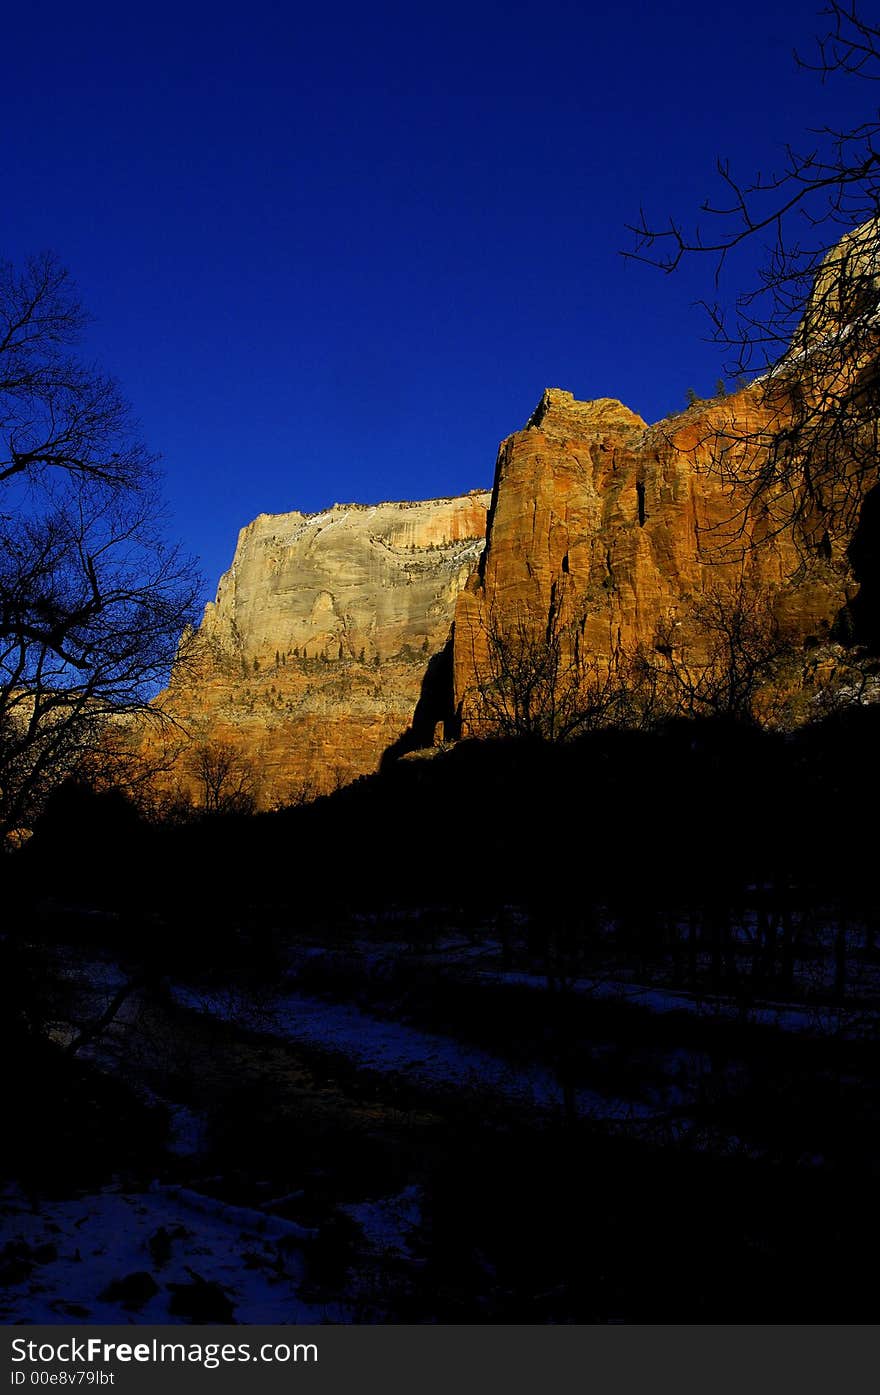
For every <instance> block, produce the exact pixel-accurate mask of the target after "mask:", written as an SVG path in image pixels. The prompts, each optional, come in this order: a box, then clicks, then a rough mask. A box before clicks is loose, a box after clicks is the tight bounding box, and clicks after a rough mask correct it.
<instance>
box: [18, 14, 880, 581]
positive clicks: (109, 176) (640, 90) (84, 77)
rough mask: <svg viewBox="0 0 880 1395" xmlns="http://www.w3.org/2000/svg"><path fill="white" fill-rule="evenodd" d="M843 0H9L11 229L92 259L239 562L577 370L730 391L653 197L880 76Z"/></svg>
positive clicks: (797, 129) (191, 475)
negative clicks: (260, 531) (258, 520)
mask: <svg viewBox="0 0 880 1395" xmlns="http://www.w3.org/2000/svg"><path fill="white" fill-rule="evenodd" d="M818 8H819V5H818V3H817V4H816V6H815V8H814V6H813V5H812V4H809V3H808V4H797V3H788V2H787V0H766V3H762V4H761V5H757V4H744V5H740V6H738V7H736V8H735V9H731V8H730V7H727V8H724V7H719V6H717V5H709V4H706V3H693V0H686V3H682V4H680V5H678V6H675V5H674V4H672V5H670V4H668V3H667V4H664V5H660V4H644V5H639V4H622V5H620V6H617V7H612V6H610V5H608V4H601V5H600V4H586V3H582V4H574V3H571V4H569V3H563V0H546V3H544V4H541V5H538V4H535V3H534V0H532V3H529V4H518V3H488V2H486V0H472V3H470V4H459V3H456V0H446V2H445V3H444V4H443V5H439V4H430V5H428V4H422V3H419V0H409V3H405V4H397V3H386V0H374V3H372V4H359V5H353V4H324V5H320V4H309V5H300V4H296V3H274V4H272V3H268V0H251V3H249V4H247V5H241V4H237V5H235V6H226V5H224V4H223V3H222V0H218V3H214V4H212V5H210V6H209V5H204V6H203V5H197V4H189V3H187V0H180V3H177V4H175V5H167V4H161V3H155V4H154V3H151V4H150V5H143V4H137V3H132V4H125V5H121V4H119V3H118V0H114V3H113V4H112V5H111V4H104V3H98V4H90V3H88V0H84V3H82V4H80V5H76V6H74V5H70V4H64V5H60V4H57V3H43V4H41V3H39V0H31V3H29V4H22V5H19V6H7V7H5V8H4V14H3V20H2V29H0V42H2V47H3V51H4V62H3V69H4V72H3V80H2V82H0V117H2V122H0V132H2V137H0V171H2V185H0V199H2V202H0V208H2V213H0V218H2V238H0V256H3V257H5V258H7V259H11V260H13V261H17V260H19V259H20V258H22V257H23V256H25V255H26V254H27V253H29V252H32V251H36V250H39V249H41V248H44V247H51V248H53V249H54V250H55V251H56V252H58V254H59V255H60V256H61V258H62V259H63V260H64V261H65V262H66V264H67V265H68V266H69V267H70V269H71V271H72V272H73V274H74V275H75V277H76V279H77V281H78V283H79V286H80V291H81V294H82V298H83V300H84V302H85V304H86V305H87V307H88V308H89V309H90V310H91V311H92V313H93V314H94V316H95V317H96V318H95V324H94V326H93V328H92V330H91V332H90V336H89V346H88V347H89V351H90V353H92V354H93V355H94V356H95V357H97V358H99V359H100V361H101V362H102V364H103V365H104V366H105V367H106V368H108V369H109V370H110V371H111V372H113V373H114V374H115V375H116V376H117V377H118V378H119V379H120V381H121V383H122V385H123V388H124V390H125V392H126V395H127V396H128V397H129V398H130V399H131V401H132V402H133V404H134V406H135V408H136V411H137V413H138V415H139V417H140V419H141V421H142V423H143V426H144V431H145V435H146V437H147V439H148V441H149V443H150V445H151V446H152V447H153V448H155V449H156V450H158V451H160V452H161V454H162V456H163V464H164V468H165V471H166V475H167V489H166V493H167V497H168V499H169V503H170V506H171V528H172V530H173V532H174V533H175V535H176V536H178V537H180V538H181V539H183V541H184V543H185V544H186V546H187V547H188V548H189V549H190V550H192V551H194V552H196V553H198V554H199V555H200V557H201V559H202V566H203V569H204V572H205V575H206V581H207V592H210V593H213V590H214V587H215V586H216V581H217V578H218V576H219V573H220V572H221V571H222V570H223V569H224V568H225V567H226V566H227V565H228V563H229V560H230V558H231V555H232V550H233V546H234V543H235V537H236V534H237V530H238V528H239V527H240V526H241V525H243V524H244V523H246V522H248V521H249V520H250V519H251V518H252V517H254V516H255V515H256V514H257V513H260V512H263V511H268V512H280V511H283V510H287V509H293V508H300V509H305V510H314V509H318V508H321V507H323V506H325V505H327V504H330V503H333V502H334V501H349V500H360V501H365V502H366V501H371V500H378V499H387V498H426V497H430V496H433V495H438V494H451V493H457V492H461V491H463V490H466V489H469V488H472V487H475V486H479V485H482V486H487V487H488V485H489V484H490V483H491V478H492V467H493V463H494V456H495V450H496V447H497V444H498V441H499V440H500V439H501V438H502V437H503V436H505V435H507V434H508V433H509V432H511V431H513V430H515V429H517V428H518V427H519V426H521V425H522V424H523V423H524V421H525V419H526V417H527V416H528V415H529V413H530V412H531V410H532V409H533V407H534V405H535V403H536V402H537V400H538V397H539V395H540V393H541V391H542V389H543V388H544V387H545V386H548V385H553V386H559V387H564V388H568V389H569V390H571V391H573V392H574V393H575V394H576V395H577V396H580V397H596V396H615V397H620V398H622V399H623V400H624V401H625V402H627V403H628V404H629V405H630V406H631V407H633V408H634V409H636V410H637V411H639V412H641V413H642V414H643V415H644V416H646V417H647V418H648V419H649V420H654V419H656V418H658V417H660V416H663V415H665V414H666V413H667V412H668V411H670V410H674V409H677V408H680V407H681V406H682V405H683V404H684V394H685V390H686V389H687V388H688V387H689V386H693V387H694V388H695V389H696V390H697V391H698V392H706V393H708V392H710V391H711V390H712V388H713V385H714V383H715V380H716V378H717V376H718V371H719V358H718V351H717V350H716V349H714V348H713V347H712V346H711V345H709V344H707V343H706V342H704V339H703V338H702V337H701V336H704V335H705V332H706V329H705V322H704V319H703V317H702V315H701V312H699V311H698V310H697V309H695V308H694V307H693V302H694V301H695V300H696V299H697V298H698V297H699V296H700V295H702V294H706V293H707V292H708V291H709V290H710V280H711V269H710V267H709V265H708V264H695V265H692V266H691V267H689V268H687V269H685V270H683V271H681V272H679V273H678V274H677V275H676V276H674V277H664V276H663V275H661V274H660V273H659V272H656V271H652V270H650V269H649V268H646V267H642V266H638V265H634V264H628V263H626V262H624V261H623V260H622V258H621V257H620V256H619V255H618V253H619V250H620V249H621V248H624V247H627V246H629V245H630V240H629V239H628V237H627V234H626V233H625V231H624V225H625V223H626V222H627V221H631V220H632V219H634V218H635V216H636V215H637V213H638V209H639V206H640V205H643V206H644V207H645V208H646V209H647V210H648V211H649V212H650V213H652V214H654V215H656V216H657V217H662V216H663V215H664V214H668V213H669V212H674V213H676V214H680V215H683V216H684V215H687V214H688V213H690V212H691V211H692V210H694V209H695V208H696V206H697V205H698V204H699V202H700V201H701V200H702V198H704V197H705V196H706V194H707V193H709V192H711V190H712V188H713V184H712V170H713V166H714V159H715V156H716V154H719V153H720V154H726V155H729V156H730V157H731V158H732V159H733V160H734V162H735V163H736V164H737V165H738V166H739V167H740V168H741V169H742V170H743V171H744V172H747V173H748V172H752V171H753V170H754V169H756V168H758V167H766V166H768V165H770V164H772V163H773V161H774V158H775V157H776V155H777V153H778V150H779V146H780V143H781V142H782V141H784V140H786V139H793V140H795V141H796V140H797V139H798V137H799V135H800V133H801V131H802V130H803V129H804V128H805V127H808V126H810V125H814V126H815V125H818V124H822V123H824V122H830V123H831V124H835V123H836V122H840V123H841V124H846V122H847V121H848V120H849V119H850V118H851V116H852V114H853V112H854V111H858V110H859V107H858V104H859V103H861V104H862V105H865V104H866V103H867V104H868V105H870V100H871V98H872V97H873V95H874V94H873V91H872V90H871V89H870V88H862V87H860V86H859V84H854V85H848V84H836V85H835V84H831V85H830V86H828V87H825V88H823V87H821V86H820V85H819V83H818V81H817V80H816V79H815V78H813V77H811V76H810V75H808V74H804V73H799V72H797V71H796V70H795V67H794V63H793V60H792V56H791V50H792V48H793V46H794V45H795V44H797V45H798V46H799V47H802V48H804V49H809V47H810V39H811V36H812V35H813V34H814V33H815V32H816V31H817V30H818V29H819V28H821V27H823V26H822V21H821V20H820V19H818V18H817V17H816V10H818Z"/></svg>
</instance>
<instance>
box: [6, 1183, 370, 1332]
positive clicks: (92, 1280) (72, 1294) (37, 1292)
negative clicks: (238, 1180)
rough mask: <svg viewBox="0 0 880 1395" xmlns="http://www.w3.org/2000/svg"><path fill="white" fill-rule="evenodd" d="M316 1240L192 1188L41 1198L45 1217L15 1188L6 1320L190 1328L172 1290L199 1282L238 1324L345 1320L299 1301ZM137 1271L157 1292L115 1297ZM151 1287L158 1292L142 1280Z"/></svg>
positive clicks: (9, 1203)
mask: <svg viewBox="0 0 880 1395" xmlns="http://www.w3.org/2000/svg"><path fill="white" fill-rule="evenodd" d="M310 1238H311V1235H310V1232H308V1231H305V1230H304V1229H303V1228H302V1227H301V1226H297V1225H295V1224H294V1223H293V1222H291V1221H286V1220H283V1219H282V1218H280V1217H277V1216H266V1215H263V1214H261V1213H260V1212H257V1211H251V1210H250V1209H249V1208H246V1207H236V1206H227V1205H226V1204H225V1203H223V1202H221V1201H217V1200H215V1199H213V1198H211V1197H207V1196H202V1195H201V1194H199V1193H195V1192H188V1191H186V1190H184V1189H183V1188H154V1189H152V1190H150V1191H148V1192H121V1191H115V1190H111V1189H106V1190H104V1191H101V1192H96V1193H94V1194H92V1195H88V1196H82V1197H79V1198H74V1199H70V1200H64V1201H41V1202H40V1206H39V1211H37V1210H35V1209H33V1208H32V1207H31V1206H30V1205H29V1204H28V1202H27V1200H26V1198H25V1197H24V1196H23V1195H22V1193H21V1192H19V1191H11V1192H7V1193H6V1194H5V1195H4V1196H2V1197H0V1283H2V1285H3V1286H2V1288H0V1321H2V1322H3V1323H7V1324H12V1323H16V1322H31V1323H68V1322H70V1323H72V1322H83V1321H89V1322H93V1323H181V1322H187V1321H188V1318H187V1317H186V1316H181V1315H179V1314H177V1315H175V1314H174V1313H173V1312H171V1311H170V1305H171V1303H172V1300H173V1295H174V1291H175V1290H174V1287H173V1286H175V1285H178V1286H180V1285H183V1286H191V1285H193V1283H194V1282H196V1280H195V1279H194V1276H198V1279H201V1280H203V1281H204V1282H205V1283H207V1284H216V1285H218V1286H219V1288H220V1289H221V1290H222V1291H223V1293H224V1294H225V1295H226V1297H227V1298H228V1300H229V1302H230V1304H231V1305H232V1313H233V1320H234V1321H235V1322H238V1323H308V1322H311V1323H314V1322H327V1321H329V1322H338V1321H344V1320H345V1318H344V1314H343V1313H342V1312H341V1311H335V1310H334V1311H330V1309H328V1308H327V1307H325V1306H323V1305H322V1306H320V1307H318V1306H315V1305H309V1304H307V1303H304V1302H302V1301H301V1300H300V1298H299V1296H298V1289H299V1286H300V1284H301V1283H302V1280H303V1278H304V1276H305V1273H306V1268H307V1248H308V1241H309V1240H310ZM132 1275H138V1276H143V1275H148V1276H149V1278H150V1279H151V1280H152V1282H153V1284H155V1291H153V1292H151V1293H150V1296H148V1297H146V1298H145V1299H144V1300H143V1301H137V1300H135V1301H134V1302H132V1303H128V1304H126V1303H125V1302H124V1301H122V1300H120V1299H118V1298H117V1299H112V1298H110V1297H108V1296H107V1290H108V1289H110V1288H111V1286H112V1285H114V1284H118V1283H119V1282H120V1281H121V1280H124V1279H126V1278H127V1277H129V1276H132ZM135 1287H137V1285H135ZM140 1287H141V1289H142V1290H144V1289H146V1290H147V1291H148V1292H149V1291H150V1290H151V1287H152V1286H151V1285H150V1283H149V1282H148V1281H144V1280H143V1279H141V1284H140ZM102 1295H104V1296H103V1297H102ZM202 1320H203V1321H204V1320H209V1319H202Z"/></svg>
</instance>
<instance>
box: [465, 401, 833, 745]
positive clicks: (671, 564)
mask: <svg viewBox="0 0 880 1395" xmlns="http://www.w3.org/2000/svg"><path fill="white" fill-rule="evenodd" d="M785 418H786V404H785V400H784V394H782V393H781V392H780V393H773V392H772V391H771V392H768V391H767V390H766V387H765V388H762V387H761V386H760V385H759V386H753V387H751V388H748V389H744V390H743V391H741V392H739V393H737V394H735V395H733V396H729V397H725V398H721V399H716V400H713V401H712V402H711V403H699V404H696V405H695V406H693V407H691V408H690V409H689V410H688V411H687V412H684V413H682V414H681V415H680V416H676V417H671V418H669V419H667V420H665V421H663V422H661V423H659V424H657V425H655V426H648V425H647V424H646V423H645V422H644V421H643V420H642V418H641V417H639V416H638V415H636V413H635V412H632V411H630V410H629V408H627V407H625V406H624V405H623V404H622V403H620V402H616V401H614V400H611V399H600V400H598V401H595V402H578V401H576V400H575V399H574V398H573V397H572V396H571V394H570V393H567V392H563V391H560V390H558V389H548V390H547V391H546V392H545V393H544V395H543V397H542V399H541V402H540V404H539V406H538V408H537V409H536V411H535V412H534V414H533V415H532V417H531V418H530V420H529V422H528V424H527V426H526V427H525V429H524V430H522V431H518V432H516V433H515V434H514V435H512V436H510V437H508V438H507V440H505V441H503V442H502V444H501V447H500V449H499V453H498V460H497V464H496V473H495V483H494V489H493V495H492V504H491V509H490V514H489V523H488V533H487V542H486V548H485V551H484V554H483V556H482V559H481V562H480V564H479V567H478V568H476V569H475V570H474V572H473V574H472V575H471V577H470V578H469V580H468V582H467V585H466V586H465V588H464V590H463V591H462V593H461V595H460V596H459V598H458V601H457V604H456V610H455V639H454V682H455V701H456V704H457V707H458V710H459V713H460V715H461V720H462V729H463V731H464V732H465V733H467V732H468V731H479V730H480V719H479V697H478V693H479V686H480V684H481V682H483V683H484V682H485V680H486V676H487V674H488V673H489V671H490V662H489V659H488V655H487V645H488V644H489V643H490V642H491V641H490V640H489V639H488V636H489V635H490V634H491V633H492V632H493V628H494V632H495V633H497V629H498V627H499V626H502V627H503V626H504V625H505V624H507V625H509V624H510V623H521V624H525V625H528V626H530V627H531V628H532V630H533V631H534V633H535V634H540V633H541V631H542V628H544V627H546V625H547V621H548V615H549V614H551V612H552V611H554V609H555V610H557V611H561V615H562V621H563V623H564V622H565V621H566V620H569V621H571V622H572V623H577V625H578V627H579V628H580V630H581V634H582V641H581V643H582V651H583V653H584V654H586V655H587V656H596V657H597V658H598V659H599V660H600V661H603V660H608V659H611V658H612V657H613V656H614V655H615V654H618V655H620V654H627V653H632V652H633V651H635V649H636V648H637V647H638V646H647V647H649V648H650V647H651V646H652V645H653V644H654V642H655V639H656V636H657V633H658V627H659V626H661V625H662V624H664V623H666V624H669V623H671V624H675V623H676V619H677V617H680V616H683V615H686V613H687V609H688V607H689V605H691V604H693V602H694V599H695V598H696V597H698V596H700V595H701V593H703V594H704V593H705V592H707V591H709V590H712V589H713V588H714V589H716V590H717V589H718V588H719V587H723V586H734V585H737V584H741V579H742V578H745V580H746V582H747V583H748V584H749V585H750V586H752V587H754V588H756V589H760V590H761V591H762V592H764V593H766V594H768V595H772V596H774V597H775V598H776V605H777V608H778V611H779V616H780V619H781V620H783V621H784V622H785V624H786V626H787V627H788V628H789V629H790V630H791V631H792V632H794V633H797V634H798V635H799V636H800V637H801V638H803V639H809V638H810V637H813V638H814V639H815V640H816V641H819V642H821V641H822V640H823V639H826V638H827V637H828V635H829V632H830V630H831V626H832V625H833V622H834V619H835V617H836V615H837V614H838V612H839V611H840V610H841V608H842V607H843V606H844V605H845V604H846V602H847V599H848V598H849V597H851V594H852V589H853V587H852V576H851V573H850V570H849V567H848V563H847V560H846V545H847V542H848V540H849V535H850V534H849V532H848V531H847V529H846V528H844V527H841V528H840V529H839V530H837V532H835V526H834V519H833V513H832V515H830V516H829V517H828V518H826V519H824V520H823V523H822V529H821V543H822V545H821V547H818V546H812V547H811V546H807V547H806V548H805V545H804V541H803V538H802V537H800V538H799V541H798V543H797V544H796V542H795V537H794V535H793V532H792V529H791V527H789V526H787V521H786V520H787V517H788V509H789V505H790V500H789V499H787V498H785V497H783V495H782V493H781V492H780V491H779V490H778V489H777V490H776V492H774V489H773V488H770V489H768V490H766V491H764V493H763V495H761V496H760V497H759V499H758V501H757V503H754V502H753V503H752V506H751V507H749V508H748V509H746V504H747V502H748V501H749V499H750V494H751V488H750V480H751V481H753V480H754V478H755V476H756V472H757V470H758V469H759V468H760V465H761V461H762V459H763V458H764V456H765V452H764V450H763V442H765V441H766V439H768V437H769V436H770V435H772V434H773V433H775V432H776V431H778V430H779V429H780V428H781V427H783V426H784V424H785ZM734 477H736V478H737V480H738V483H737V484H736V486H733V485H731V483H730V481H731V480H732V479H733V478H734ZM759 543H760V546H758V545H757V544H759Z"/></svg>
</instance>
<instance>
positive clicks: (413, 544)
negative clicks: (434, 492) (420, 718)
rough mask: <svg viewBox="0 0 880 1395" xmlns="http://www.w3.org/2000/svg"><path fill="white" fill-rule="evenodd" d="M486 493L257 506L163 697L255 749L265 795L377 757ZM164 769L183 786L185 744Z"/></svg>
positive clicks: (206, 737)
mask: <svg viewBox="0 0 880 1395" xmlns="http://www.w3.org/2000/svg"><path fill="white" fill-rule="evenodd" d="M489 497H490V496H489V495H488V493H480V492H479V491H475V492H473V493H471V494H467V495H464V496H462V497H459V498H452V499H434V500H428V501H427V502H422V503H384V504H376V505H357V504H354V505H339V504H336V505H334V506H333V507H332V508H330V509H327V510H325V511H324V512H322V513H317V514H302V513H288V514H274V515H270V514H263V515H261V516H260V517H259V518H257V519H255V520H254V521H253V522H252V523H250V524H249V525H248V526H247V527H246V528H243V529H242V531H241V533H240V534H239V538H238V545H237V547H236V549H235V556H234V558H233V561H232V565H231V567H230V568H229V570H228V571H227V572H226V573H225V575H224V576H223V577H222V578H221V580H220V584H219V586H218V589H217V598H216V600H215V601H214V602H212V603H209V604H208V605H207V606H206V607H205V614H204V618H203V620H202V623H201V626H200V627H199V630H198V632H197V634H196V636H195V639H194V645H193V654H192V656H191V661H190V662H189V663H188V664H187V665H185V666H184V667H182V668H181V669H180V670H179V671H178V672H176V673H175V675H174V676H173V679H172V683H171V685H170V687H169V689H168V691H167V692H166V693H165V694H163V696H162V698H161V699H160V703H161V706H162V707H163V708H164V709H165V710H166V711H167V712H168V713H169V714H171V715H172V716H173V717H174V718H175V720H176V721H178V722H179V723H180V724H181V727H182V728H183V729H184V730H185V732H186V733H187V735H188V736H189V738H190V739H191V741H192V742H193V743H195V745H197V746H198V745H199V744H200V743H204V742H208V741H211V742H218V741H219V742H222V743H224V744H227V745H229V746H231V747H233V748H234V749H236V750H237V751H238V752H240V753H241V754H242V756H243V757H245V758H246V759H248V760H249V761H251V762H252V764H253V767H254V770H255V774H256V782H257V785H258V788H259V801H260V803H261V804H262V805H264V806H271V805H272V804H273V803H276V802H278V801H283V800H286V799H290V798H297V797H300V796H301V795H307V794H310V793H313V792H320V791H324V790H327V789H328V788H332V787H333V786H334V785H335V784H338V783H341V782H345V781H348V780H351V779H353V778H355V777H356V776H357V775H360V774H365V773H367V772H369V771H370V770H373V769H375V768H376V766H377V764H378V762H379V759H380V757H381V755H382V753H383V751H384V750H385V749H386V748H387V747H388V746H389V745H390V744H391V743H392V742H393V741H394V740H395V739H396V738H397V737H398V736H399V735H400V733H401V732H402V731H403V730H404V729H405V728H406V727H407V725H408V724H409V722H410V720H411V717H412V713H413V709H414V707H415V705H416V703H417V701H418V698H419V694H420V689H421V685H422V678H423V675H424V672H425V668H426V666H427V663H428V660H429V658H430V656H431V655H432V654H434V653H435V652H436V651H437V650H439V649H441V648H442V647H443V645H444V643H445V641H446V638H447V636H448V633H449V628H450V623H451V620H452V614H453V610H454V606H455V599H456V596H457V595H458V592H459V591H460V589H461V587H462V586H463V585H464V582H465V581H466V579H467V577H468V575H469V574H470V572H471V571H472V570H473V568H474V566H475V564H476V562H477V560H478V558H479V555H480V551H481V549H482V546H483V542H484V539H485V532H486V509H487V506H488V504H489ZM169 779H170V780H171V781H173V782H176V783H177V784H179V785H181V786H182V787H183V788H184V789H187V788H188V789H190V790H193V789H194V781H193V778H192V772H191V770H190V769H189V766H188V758H187V755H186V752H184V753H183V754H182V757H181V759H180V760H179V761H178V762H177V764H176V766H175V768H174V769H173V771H172V772H171V775H170V777H169Z"/></svg>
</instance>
